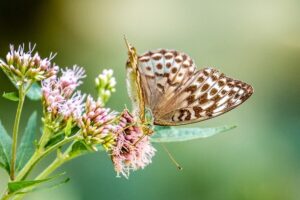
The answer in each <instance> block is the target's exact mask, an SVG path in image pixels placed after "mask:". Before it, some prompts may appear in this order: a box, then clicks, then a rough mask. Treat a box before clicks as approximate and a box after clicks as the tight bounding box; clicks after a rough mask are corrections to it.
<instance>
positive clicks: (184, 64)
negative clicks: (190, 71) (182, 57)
mask: <svg viewBox="0 0 300 200" xmlns="http://www.w3.org/2000/svg"><path fill="white" fill-rule="evenodd" d="M182 66H183V68H188V67H189V66H190V65H189V64H186V63H183V65H182Z"/></svg>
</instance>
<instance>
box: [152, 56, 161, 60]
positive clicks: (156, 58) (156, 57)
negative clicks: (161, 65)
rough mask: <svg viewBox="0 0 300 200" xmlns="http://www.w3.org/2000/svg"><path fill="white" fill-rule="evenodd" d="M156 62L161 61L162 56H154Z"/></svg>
mask: <svg viewBox="0 0 300 200" xmlns="http://www.w3.org/2000/svg"><path fill="white" fill-rule="evenodd" d="M152 58H153V59H154V60H160V59H161V56H160V55H156V56H153V57H152Z"/></svg>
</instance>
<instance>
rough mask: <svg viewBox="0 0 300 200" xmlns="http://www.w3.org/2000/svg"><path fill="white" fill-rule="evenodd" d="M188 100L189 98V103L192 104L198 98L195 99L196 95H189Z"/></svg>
mask: <svg viewBox="0 0 300 200" xmlns="http://www.w3.org/2000/svg"><path fill="white" fill-rule="evenodd" d="M186 100H187V102H188V104H189V105H190V104H192V103H194V101H195V100H196V99H195V95H190V96H188V98H186Z"/></svg>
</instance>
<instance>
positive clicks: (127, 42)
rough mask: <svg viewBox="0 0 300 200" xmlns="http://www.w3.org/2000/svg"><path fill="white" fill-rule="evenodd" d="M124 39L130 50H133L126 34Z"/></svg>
mask: <svg viewBox="0 0 300 200" xmlns="http://www.w3.org/2000/svg"><path fill="white" fill-rule="evenodd" d="M124 40H125V44H126V47H127V49H128V51H130V50H131V45H130V44H129V42H128V40H127V38H126V35H124Z"/></svg>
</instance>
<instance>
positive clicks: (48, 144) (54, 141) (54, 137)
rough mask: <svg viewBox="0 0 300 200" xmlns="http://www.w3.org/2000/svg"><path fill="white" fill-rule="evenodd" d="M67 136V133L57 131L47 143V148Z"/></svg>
mask: <svg viewBox="0 0 300 200" xmlns="http://www.w3.org/2000/svg"><path fill="white" fill-rule="evenodd" d="M64 138H65V133H57V134H56V135H54V136H53V137H51V138H50V140H49V142H47V144H46V145H45V147H46V148H48V147H51V146H53V145H55V144H57V143H58V142H60V141H62V140H63V139H64Z"/></svg>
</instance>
